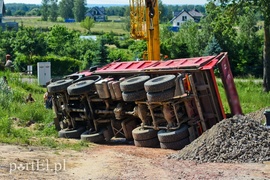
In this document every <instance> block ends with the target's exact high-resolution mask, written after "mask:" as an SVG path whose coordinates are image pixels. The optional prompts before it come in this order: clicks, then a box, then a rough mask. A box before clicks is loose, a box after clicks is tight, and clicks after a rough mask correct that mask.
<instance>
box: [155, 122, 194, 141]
mask: <svg viewBox="0 0 270 180" xmlns="http://www.w3.org/2000/svg"><path fill="white" fill-rule="evenodd" d="M188 136H189V133H188V126H187V125H184V126H182V127H181V128H180V129H177V130H175V131H171V132H166V130H160V131H158V140H159V142H161V143H167V142H175V141H179V140H181V139H184V138H186V137H188Z"/></svg>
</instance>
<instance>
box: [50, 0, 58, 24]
mask: <svg viewBox="0 0 270 180" xmlns="http://www.w3.org/2000/svg"><path fill="white" fill-rule="evenodd" d="M57 17H58V5H57V0H51V5H50V20H51V21H52V22H56V21H57Z"/></svg>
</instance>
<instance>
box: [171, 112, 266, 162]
mask: <svg viewBox="0 0 270 180" xmlns="http://www.w3.org/2000/svg"><path fill="white" fill-rule="evenodd" d="M169 158H176V159H178V160H195V161H196V162H198V163H206V162H219V163H257V162H263V161H270V129H267V128H266V126H263V125H261V124H260V123H259V122H258V121H255V120H253V119H252V118H251V117H249V116H242V115H236V116H234V117H232V118H228V119H224V120H222V121H221V122H219V123H217V124H216V125H214V126H213V127H212V128H211V129H209V130H208V131H206V132H205V133H203V134H202V135H201V136H200V137H198V138H197V139H196V140H194V141H193V142H192V143H191V144H189V145H188V146H186V147H185V148H183V149H182V150H180V151H178V152H177V153H176V154H173V155H170V156H169Z"/></svg>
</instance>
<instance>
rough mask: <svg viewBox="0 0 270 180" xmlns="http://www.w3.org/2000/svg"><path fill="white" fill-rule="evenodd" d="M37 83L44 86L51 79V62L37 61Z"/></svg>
mask: <svg viewBox="0 0 270 180" xmlns="http://www.w3.org/2000/svg"><path fill="white" fill-rule="evenodd" d="M37 75H38V85H42V86H45V85H46V83H48V82H50V80H51V62H38V63H37Z"/></svg>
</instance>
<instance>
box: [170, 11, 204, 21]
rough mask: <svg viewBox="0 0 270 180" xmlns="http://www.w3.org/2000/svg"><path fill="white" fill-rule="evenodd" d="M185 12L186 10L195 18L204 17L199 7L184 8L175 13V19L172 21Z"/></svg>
mask: <svg viewBox="0 0 270 180" xmlns="http://www.w3.org/2000/svg"><path fill="white" fill-rule="evenodd" d="M184 12H186V13H187V14H188V15H190V16H191V17H192V18H194V19H197V18H201V17H203V14H202V13H200V12H199V11H198V10H197V9H193V10H191V11H186V10H182V11H180V12H175V13H174V17H173V19H172V20H171V21H170V22H172V21H174V20H175V19H176V18H178V17H179V16H180V15H181V14H183V13H184Z"/></svg>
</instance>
